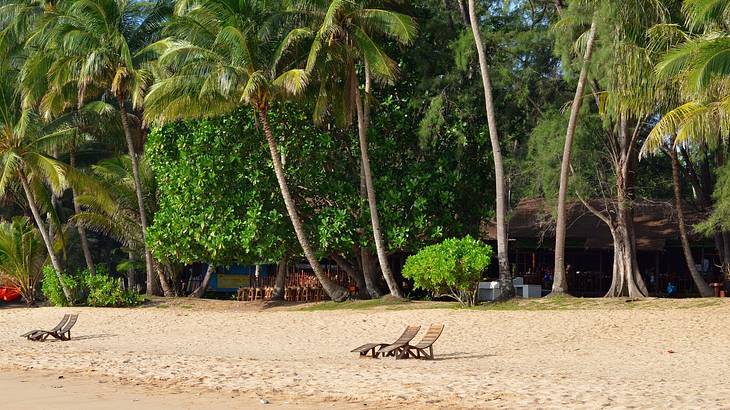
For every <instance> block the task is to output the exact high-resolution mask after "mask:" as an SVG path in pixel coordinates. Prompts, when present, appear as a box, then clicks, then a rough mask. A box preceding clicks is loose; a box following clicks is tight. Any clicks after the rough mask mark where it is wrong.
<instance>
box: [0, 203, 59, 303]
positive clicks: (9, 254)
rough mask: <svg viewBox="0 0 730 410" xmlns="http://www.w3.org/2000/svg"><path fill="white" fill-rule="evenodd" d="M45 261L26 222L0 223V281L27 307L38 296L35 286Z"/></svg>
mask: <svg viewBox="0 0 730 410" xmlns="http://www.w3.org/2000/svg"><path fill="white" fill-rule="evenodd" d="M47 260H48V254H47V252H46V249H45V246H44V245H43V240H42V239H41V236H40V234H39V233H38V230H37V229H36V228H35V227H34V226H33V224H32V223H31V221H30V219H28V218H27V217H15V218H13V220H12V221H10V222H0V280H2V281H3V282H5V283H6V284H7V285H10V286H14V287H16V288H17V289H18V290H19V291H20V294H21V296H22V297H23V301H24V302H25V303H26V304H27V305H33V304H35V302H36V298H37V297H38V295H39V294H40V292H39V290H40V289H38V284H39V283H40V281H41V279H42V277H43V266H44V265H45V264H46V261H47ZM54 278H55V273H54ZM60 296H63V295H60Z"/></svg>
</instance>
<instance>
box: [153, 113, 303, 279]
mask: <svg viewBox="0 0 730 410" xmlns="http://www.w3.org/2000/svg"><path fill="white" fill-rule="evenodd" d="M147 155H148V157H149V159H150V161H151V165H152V167H153V169H154V171H155V174H156V176H157V180H158V182H159V185H160V196H159V201H160V211H159V212H157V213H156V214H155V224H154V225H153V226H152V228H151V229H150V233H149V235H150V238H149V241H150V244H151V245H152V249H153V250H154V252H155V254H156V256H157V257H160V258H165V259H172V260H175V261H180V262H183V263H192V262H196V261H205V262H211V263H214V264H220V265H225V264H231V263H233V262H239V263H257V262H261V261H273V262H276V261H278V260H279V259H281V258H282V257H283V253H284V252H285V251H286V250H287V248H288V246H289V245H290V242H291V241H290V240H287V239H286V238H287V237H288V236H291V235H292V233H291V230H290V229H288V225H287V224H286V219H285V211H283V204H282V203H281V198H280V197H279V196H278V193H277V190H276V181H275V180H274V175H273V174H272V173H271V172H268V166H267V161H266V151H265V147H264V146H263V144H262V140H261V137H260V133H259V132H258V131H257V130H256V129H255V126H254V123H253V120H252V118H251V117H250V115H249V113H248V112H246V113H239V115H231V116H226V117H221V118H218V119H210V120H200V121H194V122H190V123H175V124H171V125H168V126H165V127H163V128H159V129H156V130H155V131H153V132H152V134H151V135H150V139H149V142H148V145H147Z"/></svg>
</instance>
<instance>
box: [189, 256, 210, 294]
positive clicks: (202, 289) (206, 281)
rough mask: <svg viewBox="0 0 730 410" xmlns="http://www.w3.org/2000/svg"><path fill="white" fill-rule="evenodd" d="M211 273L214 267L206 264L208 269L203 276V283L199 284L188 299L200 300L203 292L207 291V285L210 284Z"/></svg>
mask: <svg viewBox="0 0 730 410" xmlns="http://www.w3.org/2000/svg"><path fill="white" fill-rule="evenodd" d="M213 272H215V266H214V265H213V264H212V263H210V264H208V269H206V271H205V276H203V281H202V282H200V285H199V286H198V287H197V288H195V290H194V291H192V293H190V295H188V297H191V298H202V297H203V295H205V292H207V291H208V285H209V284H210V278H211V277H213Z"/></svg>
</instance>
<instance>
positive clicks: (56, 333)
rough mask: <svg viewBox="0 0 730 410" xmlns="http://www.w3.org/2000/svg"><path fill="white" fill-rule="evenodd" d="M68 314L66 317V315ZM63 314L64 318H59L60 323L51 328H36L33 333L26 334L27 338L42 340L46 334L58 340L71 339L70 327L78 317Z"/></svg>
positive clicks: (46, 336) (46, 337)
mask: <svg viewBox="0 0 730 410" xmlns="http://www.w3.org/2000/svg"><path fill="white" fill-rule="evenodd" d="M66 316H68V317H66ZM66 316H64V319H66V320H65V322H64V320H61V323H59V324H58V325H56V327H54V328H53V329H51V330H36V331H34V332H33V333H31V334H29V335H28V336H26V337H27V338H28V340H33V341H36V342H42V341H45V340H46V339H48V336H52V337H53V338H55V339H59V340H71V328H73V327H74V325H75V324H76V321H77V320H78V318H79V315H66Z"/></svg>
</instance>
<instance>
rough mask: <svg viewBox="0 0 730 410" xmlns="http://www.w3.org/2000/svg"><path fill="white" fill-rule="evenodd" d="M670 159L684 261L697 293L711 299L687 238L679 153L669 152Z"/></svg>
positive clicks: (673, 150) (708, 288)
mask: <svg viewBox="0 0 730 410" xmlns="http://www.w3.org/2000/svg"><path fill="white" fill-rule="evenodd" d="M669 159H670V160H671V161H672V184H673V185H674V206H675V207H676V209H677V224H678V225H679V238H680V240H681V241H682V251H684V259H685V260H686V261H687V269H689V274H690V276H692V281H694V283H695V286H697V291H698V292H699V293H700V296H702V297H703V298H706V297H710V296H712V295H713V293H712V289H710V287H709V286H708V285H707V282H705V280H704V279H703V278H702V275H700V273H699V272H697V268H696V267H695V260H694V257H693V256H692V250H691V249H690V246H689V239H688V238H687V226H686V225H685V223H684V210H683V209H682V193H681V186H680V181H679V160H678V159H677V151H676V150H675V149H674V148H671V149H670V150H669Z"/></svg>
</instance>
